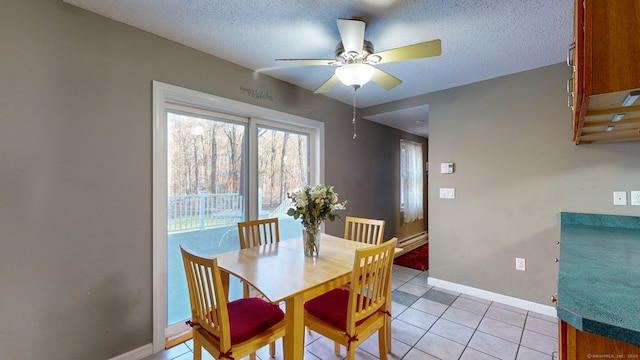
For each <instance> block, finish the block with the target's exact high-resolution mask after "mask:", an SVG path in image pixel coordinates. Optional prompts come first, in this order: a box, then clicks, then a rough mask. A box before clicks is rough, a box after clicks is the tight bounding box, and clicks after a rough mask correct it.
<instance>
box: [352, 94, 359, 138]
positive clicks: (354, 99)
mask: <svg viewBox="0 0 640 360" xmlns="http://www.w3.org/2000/svg"><path fill="white" fill-rule="evenodd" d="M359 87H360V86H359V85H354V86H353V120H351V123H352V124H353V139H354V140H355V139H356V137H358V135H357V134H356V91H358V88H359Z"/></svg>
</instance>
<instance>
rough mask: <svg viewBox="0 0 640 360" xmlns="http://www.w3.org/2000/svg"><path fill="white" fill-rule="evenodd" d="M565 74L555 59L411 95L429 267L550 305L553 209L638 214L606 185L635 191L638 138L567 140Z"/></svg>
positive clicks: (639, 182) (639, 175)
mask: <svg viewBox="0 0 640 360" xmlns="http://www.w3.org/2000/svg"><path fill="white" fill-rule="evenodd" d="M569 75H570V74H569V69H568V67H567V66H566V65H564V64H558V65H553V66H549V67H544V68H541V69H536V70H531V71H527V72H523V73H519V74H515V75H510V76H506V77H502V78H498V79H493V80H488V81H484V82H480V83H476V84H472V85H468V86H463V87H459V88H455V89H450V90H446V91H441V92H437V93H433V94H429V95H425V96H422V97H420V98H419V100H420V101H423V102H425V103H428V104H429V107H430V110H431V112H430V116H429V121H430V124H429V130H430V134H429V164H430V167H431V169H430V178H429V181H430V183H429V198H430V199H431V200H430V202H429V214H430V217H429V243H430V247H429V249H430V276H432V277H434V278H438V279H442V280H447V281H451V282H454V283H458V284H463V285H467V286H471V287H475V288H479V289H483V290H488V291H492V292H496V293H499V294H504V295H509V296H514V297H517V298H521V299H525V300H530V301H534V302H537V303H541V304H546V305H552V304H551V303H550V302H549V297H550V296H551V295H552V294H553V293H555V292H556V276H557V272H558V266H557V264H555V263H554V261H553V259H554V257H556V256H558V248H559V247H558V246H557V245H556V244H555V241H556V240H559V233H560V228H559V223H560V220H559V214H560V212H562V211H571V212H584V213H603V214H617V215H636V216H638V215H640V207H637V206H633V207H632V206H613V194H612V192H613V191H614V190H624V191H627V193H628V192H629V191H630V190H640V142H633V143H629V142H628V143H619V144H598V145H578V146H577V145H574V144H573V142H572V141H571V120H570V118H571V116H570V111H569V109H568V108H567V105H566V104H567V101H566V100H567V94H566V89H565V84H566V79H568V77H569ZM413 100H414V101H415V100H416V99H413ZM441 162H454V163H455V173H454V174H451V175H441V174H440V173H439V164H440V163H441ZM441 187H453V188H455V189H456V199H455V200H446V199H439V198H438V196H439V194H438V189H439V188H441ZM604 246H606V245H604ZM516 257H524V258H526V260H527V270H526V272H520V271H516V270H515V258H516ZM603 261H606V259H603ZM632 266H637V265H636V264H634V265H632Z"/></svg>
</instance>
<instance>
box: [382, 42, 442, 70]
mask: <svg viewBox="0 0 640 360" xmlns="http://www.w3.org/2000/svg"><path fill="white" fill-rule="evenodd" d="M440 54H442V47H441V46H440V39H437V40H432V41H427V42H423V43H418V44H414V45H408V46H403V47H399V48H396V49H391V50H386V51H382V52H379V53H376V54H375V55H378V56H380V61H379V62H378V64H384V63H388V62H393V61H402V60H411V59H419V58H425V57H431V56H440Z"/></svg>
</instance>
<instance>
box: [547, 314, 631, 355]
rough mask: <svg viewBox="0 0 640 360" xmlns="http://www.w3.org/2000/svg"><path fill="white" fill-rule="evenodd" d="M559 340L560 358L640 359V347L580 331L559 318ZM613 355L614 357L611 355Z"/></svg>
mask: <svg viewBox="0 0 640 360" xmlns="http://www.w3.org/2000/svg"><path fill="white" fill-rule="evenodd" d="M559 322H560V330H559V331H560V333H559V334H558V335H559V337H558V342H559V349H560V351H559V352H560V359H562V360H573V359H592V358H594V359H595V358H598V357H599V358H605V357H606V356H609V357H608V358H612V359H638V356H640V347H637V346H635V345H631V344H628V343H624V342H622V341H618V340H614V339H611V338H607V337H604V336H600V335H596V334H591V333H588V332H583V331H579V330H577V329H576V328H574V327H573V326H571V325H569V324H567V323H566V322H564V321H562V320H559ZM611 356H613V357H611Z"/></svg>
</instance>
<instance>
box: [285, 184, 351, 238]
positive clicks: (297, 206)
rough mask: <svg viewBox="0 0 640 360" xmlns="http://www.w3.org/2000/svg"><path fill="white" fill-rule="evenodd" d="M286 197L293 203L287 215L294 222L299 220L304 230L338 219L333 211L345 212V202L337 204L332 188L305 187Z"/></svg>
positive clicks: (336, 197) (336, 196)
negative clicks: (291, 217)
mask: <svg viewBox="0 0 640 360" xmlns="http://www.w3.org/2000/svg"><path fill="white" fill-rule="evenodd" d="M287 197H288V198H289V199H291V200H292V201H293V207H292V208H289V210H288V211H287V215H289V216H293V218H294V219H296V220H297V219H301V221H302V226H303V227H304V228H305V229H308V228H318V227H319V226H320V224H321V223H322V222H323V221H325V220H327V219H329V221H334V220H335V219H336V218H337V219H340V215H339V214H335V213H334V211H336V210H345V209H346V207H345V205H346V204H347V202H346V201H344V202H342V203H339V202H338V194H337V193H336V192H335V191H334V190H333V186H324V185H316V186H313V187H311V186H309V185H306V186H305V187H304V188H302V189H296V190H294V191H293V192H291V193H288V194H287Z"/></svg>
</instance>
